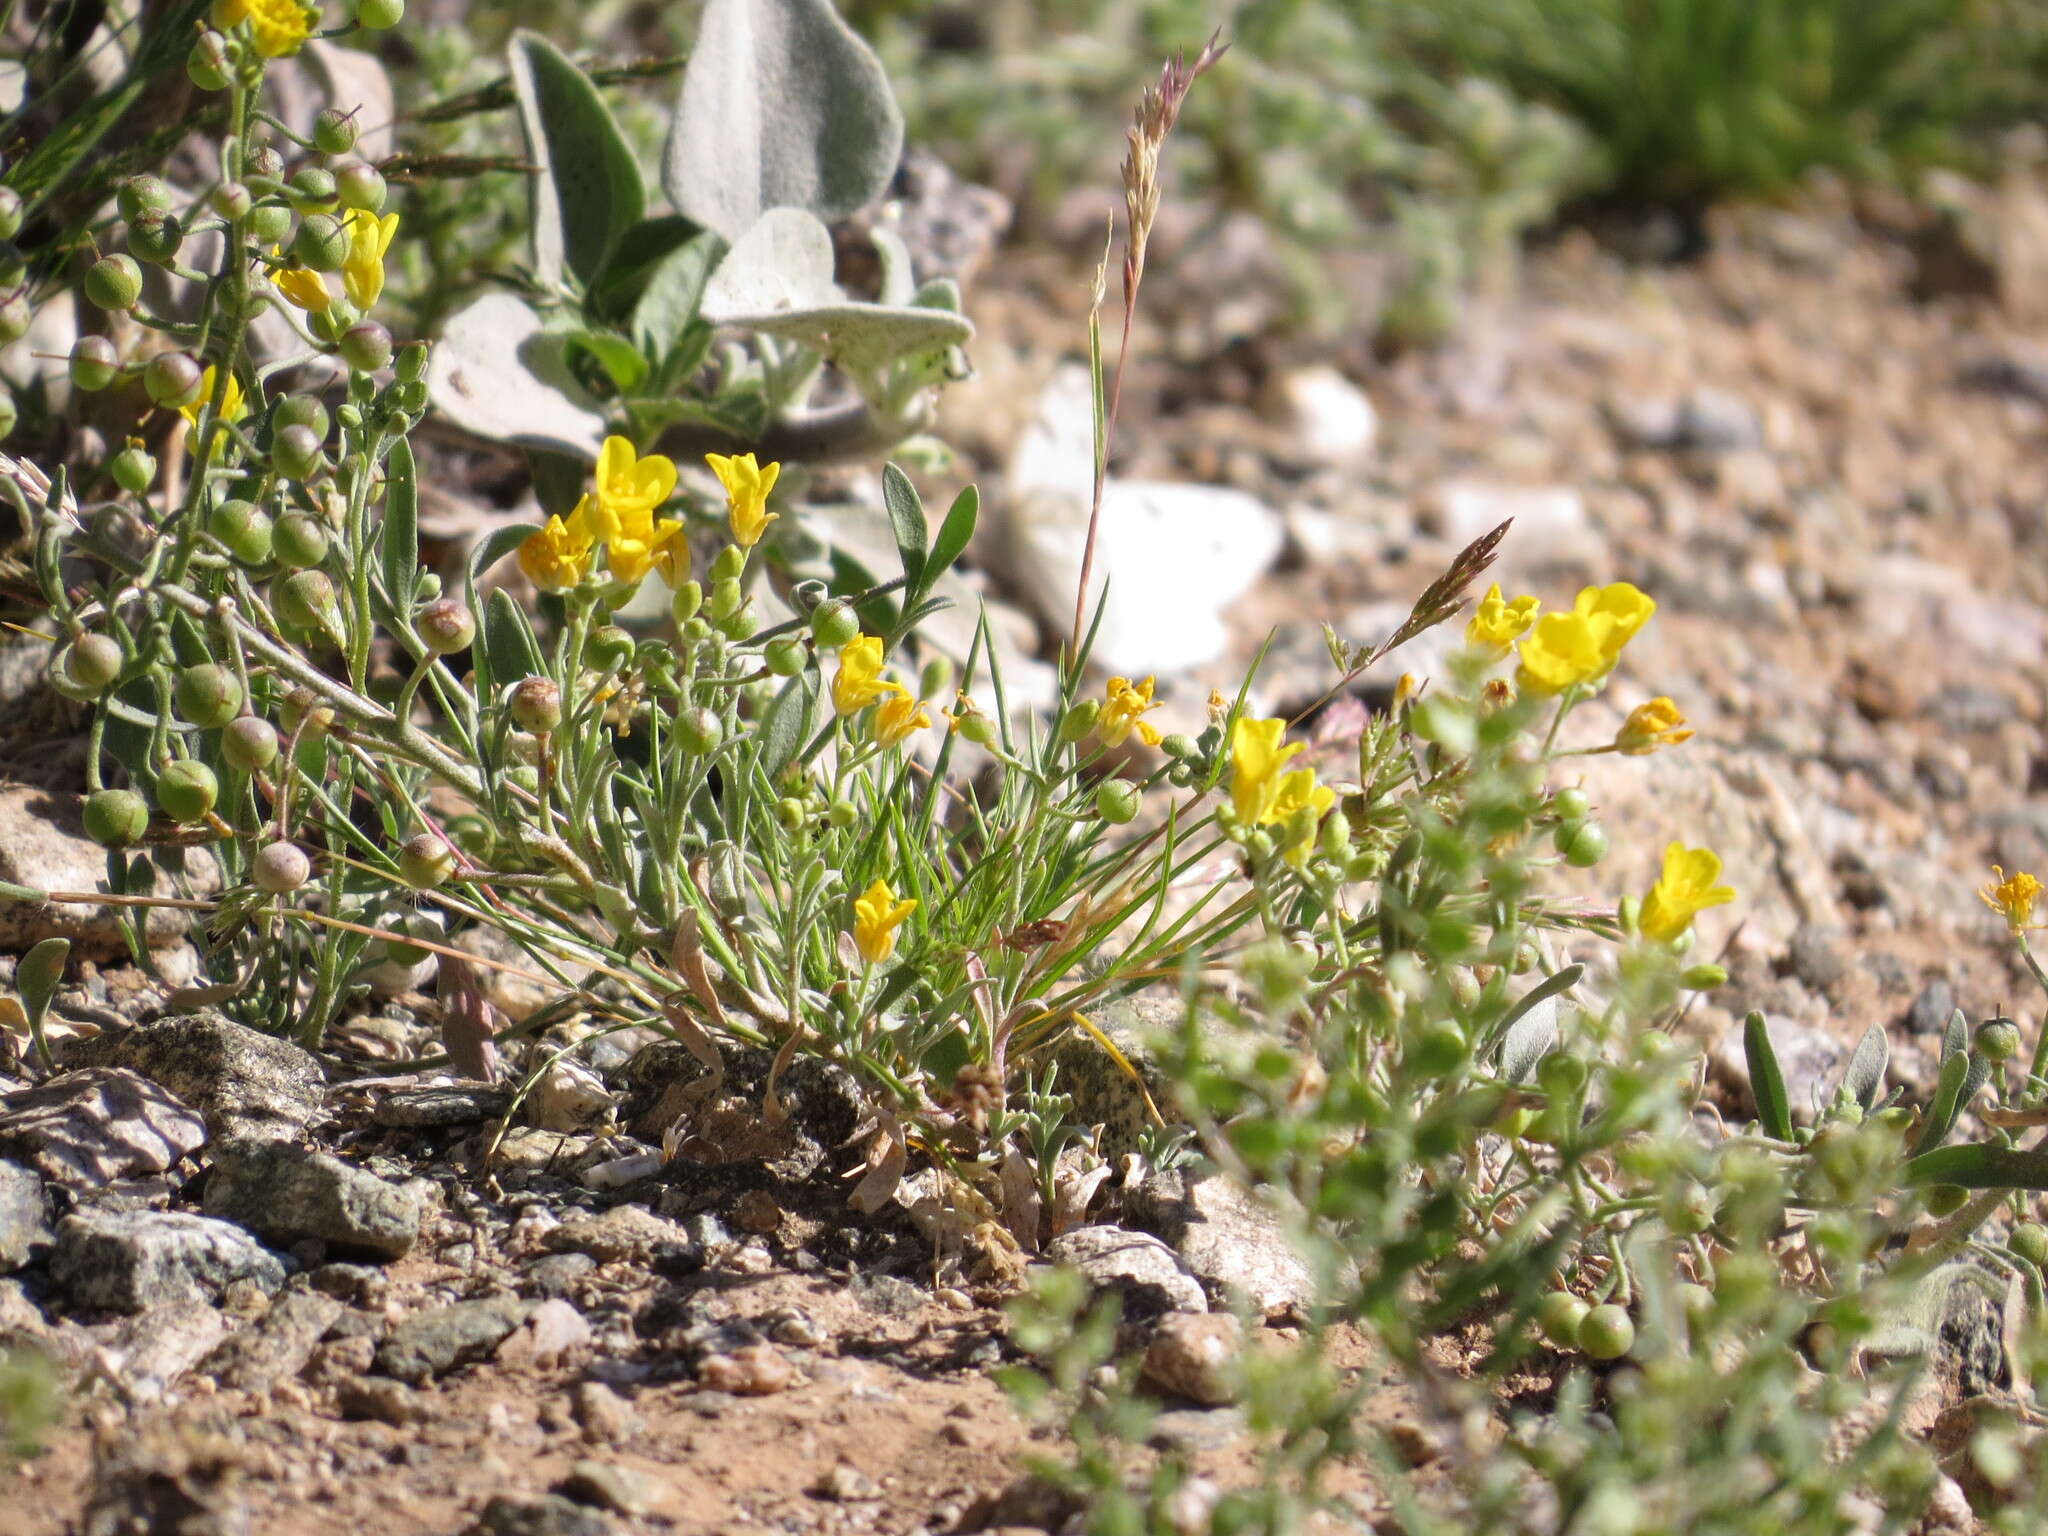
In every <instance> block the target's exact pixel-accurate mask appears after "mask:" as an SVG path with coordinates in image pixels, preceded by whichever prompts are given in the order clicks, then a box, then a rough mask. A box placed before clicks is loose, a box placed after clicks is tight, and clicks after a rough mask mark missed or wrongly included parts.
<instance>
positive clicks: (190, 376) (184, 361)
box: [142, 352, 206, 410]
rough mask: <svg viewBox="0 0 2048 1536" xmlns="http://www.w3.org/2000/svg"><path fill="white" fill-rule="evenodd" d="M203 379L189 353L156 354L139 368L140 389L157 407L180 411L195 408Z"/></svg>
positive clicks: (203, 382)
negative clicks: (144, 390) (147, 393)
mask: <svg viewBox="0 0 2048 1536" xmlns="http://www.w3.org/2000/svg"><path fill="white" fill-rule="evenodd" d="M205 377H206V376H205V374H204V373H202V372H201V371H200V368H199V364H198V362H197V361H196V360H194V358H193V356H192V354H191V353H189V352H159V353H158V354H157V355H156V356H155V357H152V358H151V359H150V360H149V361H148V363H146V364H145V365H144V366H143V369H142V387H143V388H144V389H146V390H148V391H149V398H150V399H152V400H154V401H155V402H156V403H157V404H158V405H161V406H163V407H164V408H165V409H167V410H182V409H183V408H184V407H186V406H188V405H196V404H198V402H199V396H200V392H201V391H202V390H203V389H204V388H205Z"/></svg>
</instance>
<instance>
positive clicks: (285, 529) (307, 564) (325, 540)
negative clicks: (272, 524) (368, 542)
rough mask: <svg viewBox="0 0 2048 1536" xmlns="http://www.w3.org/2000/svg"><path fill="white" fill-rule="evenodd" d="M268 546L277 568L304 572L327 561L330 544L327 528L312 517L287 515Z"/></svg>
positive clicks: (301, 514) (279, 520)
mask: <svg viewBox="0 0 2048 1536" xmlns="http://www.w3.org/2000/svg"><path fill="white" fill-rule="evenodd" d="M298 430H300V431H303V430H305V429H304V428H300V429H298ZM271 545H272V548H273V549H274V550H275V551H276V554H277V562H278V564H279V565H282V566H285V567H286V568H288V569H290V570H294V571H304V570H311V569H312V568H313V567H314V566H317V565H319V564H321V563H322V562H323V561H325V560H326V558H327V552H328V550H329V549H330V548H331V547H332V540H331V539H330V538H329V537H328V533H327V524H326V523H325V522H324V521H322V520H321V519H320V518H319V517H317V516H315V515H314V514H313V513H311V512H287V513H285V515H284V516H283V517H281V518H279V519H278V520H277V528H276V531H275V533H274V534H273V535H272V538H271Z"/></svg>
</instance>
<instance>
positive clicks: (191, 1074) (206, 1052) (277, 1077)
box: [64, 1009, 327, 1141]
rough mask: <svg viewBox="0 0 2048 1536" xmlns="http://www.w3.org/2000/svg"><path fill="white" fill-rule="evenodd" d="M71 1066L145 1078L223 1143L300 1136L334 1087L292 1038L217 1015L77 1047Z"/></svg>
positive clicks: (189, 1017)
mask: <svg viewBox="0 0 2048 1536" xmlns="http://www.w3.org/2000/svg"><path fill="white" fill-rule="evenodd" d="M64 1060H65V1064H66V1065H67V1066H78V1067H126V1068H128V1069H129V1070H130V1071H133V1072H138V1073H140V1074H141V1075H142V1076H144V1077H146V1078H148V1079H149V1080H150V1081H151V1082H153V1083H158V1084H161V1085H162V1086H163V1087H165V1088H168V1089H170V1091H171V1092H172V1093H175V1094H176V1095H177V1096H178V1097H179V1098H181V1099H183V1100H184V1101H185V1102H186V1103H187V1104H190V1105H191V1106H192V1107H193V1108H195V1109H197V1110H198V1111H199V1112H200V1113H201V1114H202V1115H204V1116H205V1117H206V1128H207V1134H208V1135H210V1136H213V1137H216V1138H226V1137H231V1136H235V1137H257V1138H261V1139H264V1140H271V1141H275V1140H281V1139H285V1138H289V1137H292V1136H296V1135H297V1134H298V1133H299V1132H300V1131H301V1130H303V1129H304V1128H305V1126H306V1123H307V1122H308V1121H309V1120H311V1119H312V1118H313V1116H314V1115H316V1114H318V1113H319V1112H320V1102H321V1097H322V1095H323V1094H324V1093H325V1092H326V1088H327V1080H326V1077H325V1075H324V1074H323V1073H322V1072H321V1070H320V1063H319V1062H317V1061H315V1060H314V1059H313V1058H312V1057H311V1056H309V1055H308V1054H307V1053H306V1052H304V1051H302V1050H301V1049H299V1047H297V1046H296V1045H293V1044H292V1043H291V1042H290V1041H289V1040H280V1039H278V1038H277V1037H276V1036H274V1035H266V1034H263V1033H261V1032H260V1031H257V1030H253V1029H250V1028H248V1027H247V1026H246V1025H242V1024H237V1023H235V1022H234V1020H232V1019H230V1018H228V1017H226V1016H225V1015H224V1014H220V1013H216V1012H214V1011H213V1010H211V1009H207V1010H205V1011H203V1012H200V1013H188V1014H185V1015H182V1016H180V1017H178V1018H169V1019H160V1020H158V1021H157V1022H155V1023H153V1024H143V1025H139V1026H137V1027H136V1028H134V1029H130V1030H124V1031H122V1032H121V1033H119V1034H107V1035H100V1036H98V1037H96V1038H94V1039H91V1040H80V1041H76V1042H73V1043H72V1044H71V1045H69V1046H67V1047H66V1048H65V1051H64Z"/></svg>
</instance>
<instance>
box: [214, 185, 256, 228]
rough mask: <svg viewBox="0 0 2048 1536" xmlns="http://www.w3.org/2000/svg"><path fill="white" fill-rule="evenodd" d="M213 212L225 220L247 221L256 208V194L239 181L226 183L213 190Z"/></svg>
mask: <svg viewBox="0 0 2048 1536" xmlns="http://www.w3.org/2000/svg"><path fill="white" fill-rule="evenodd" d="M212 202H213V211H214V212H215V213H217V214H219V215H220V216H221V217H222V218H224V219H246V218H247V217H249V210H250V209H251V208H254V207H255V206H256V194H255V193H253V192H251V191H250V190H249V188H248V186H247V185H246V184H245V183H243V182H239V181H224V182H222V183H221V184H220V185H219V186H217V187H215V188H214V189H213V199H212Z"/></svg>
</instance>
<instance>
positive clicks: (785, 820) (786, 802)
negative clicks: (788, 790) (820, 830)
mask: <svg viewBox="0 0 2048 1536" xmlns="http://www.w3.org/2000/svg"><path fill="white" fill-rule="evenodd" d="M775 819H776V821H777V822H779V823H780V824H781V826H782V830H783V831H785V832H787V833H789V834H790V835H791V836H795V835H796V834H797V833H799V832H801V831H803V829H804V828H805V827H806V826H808V825H809V824H810V820H811V811H810V807H809V806H807V805H805V804H804V803H803V801H801V800H798V799H795V798H793V797H791V796H787V795H785V796H784V797H783V798H782V799H780V800H778V801H776V802H775Z"/></svg>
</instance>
